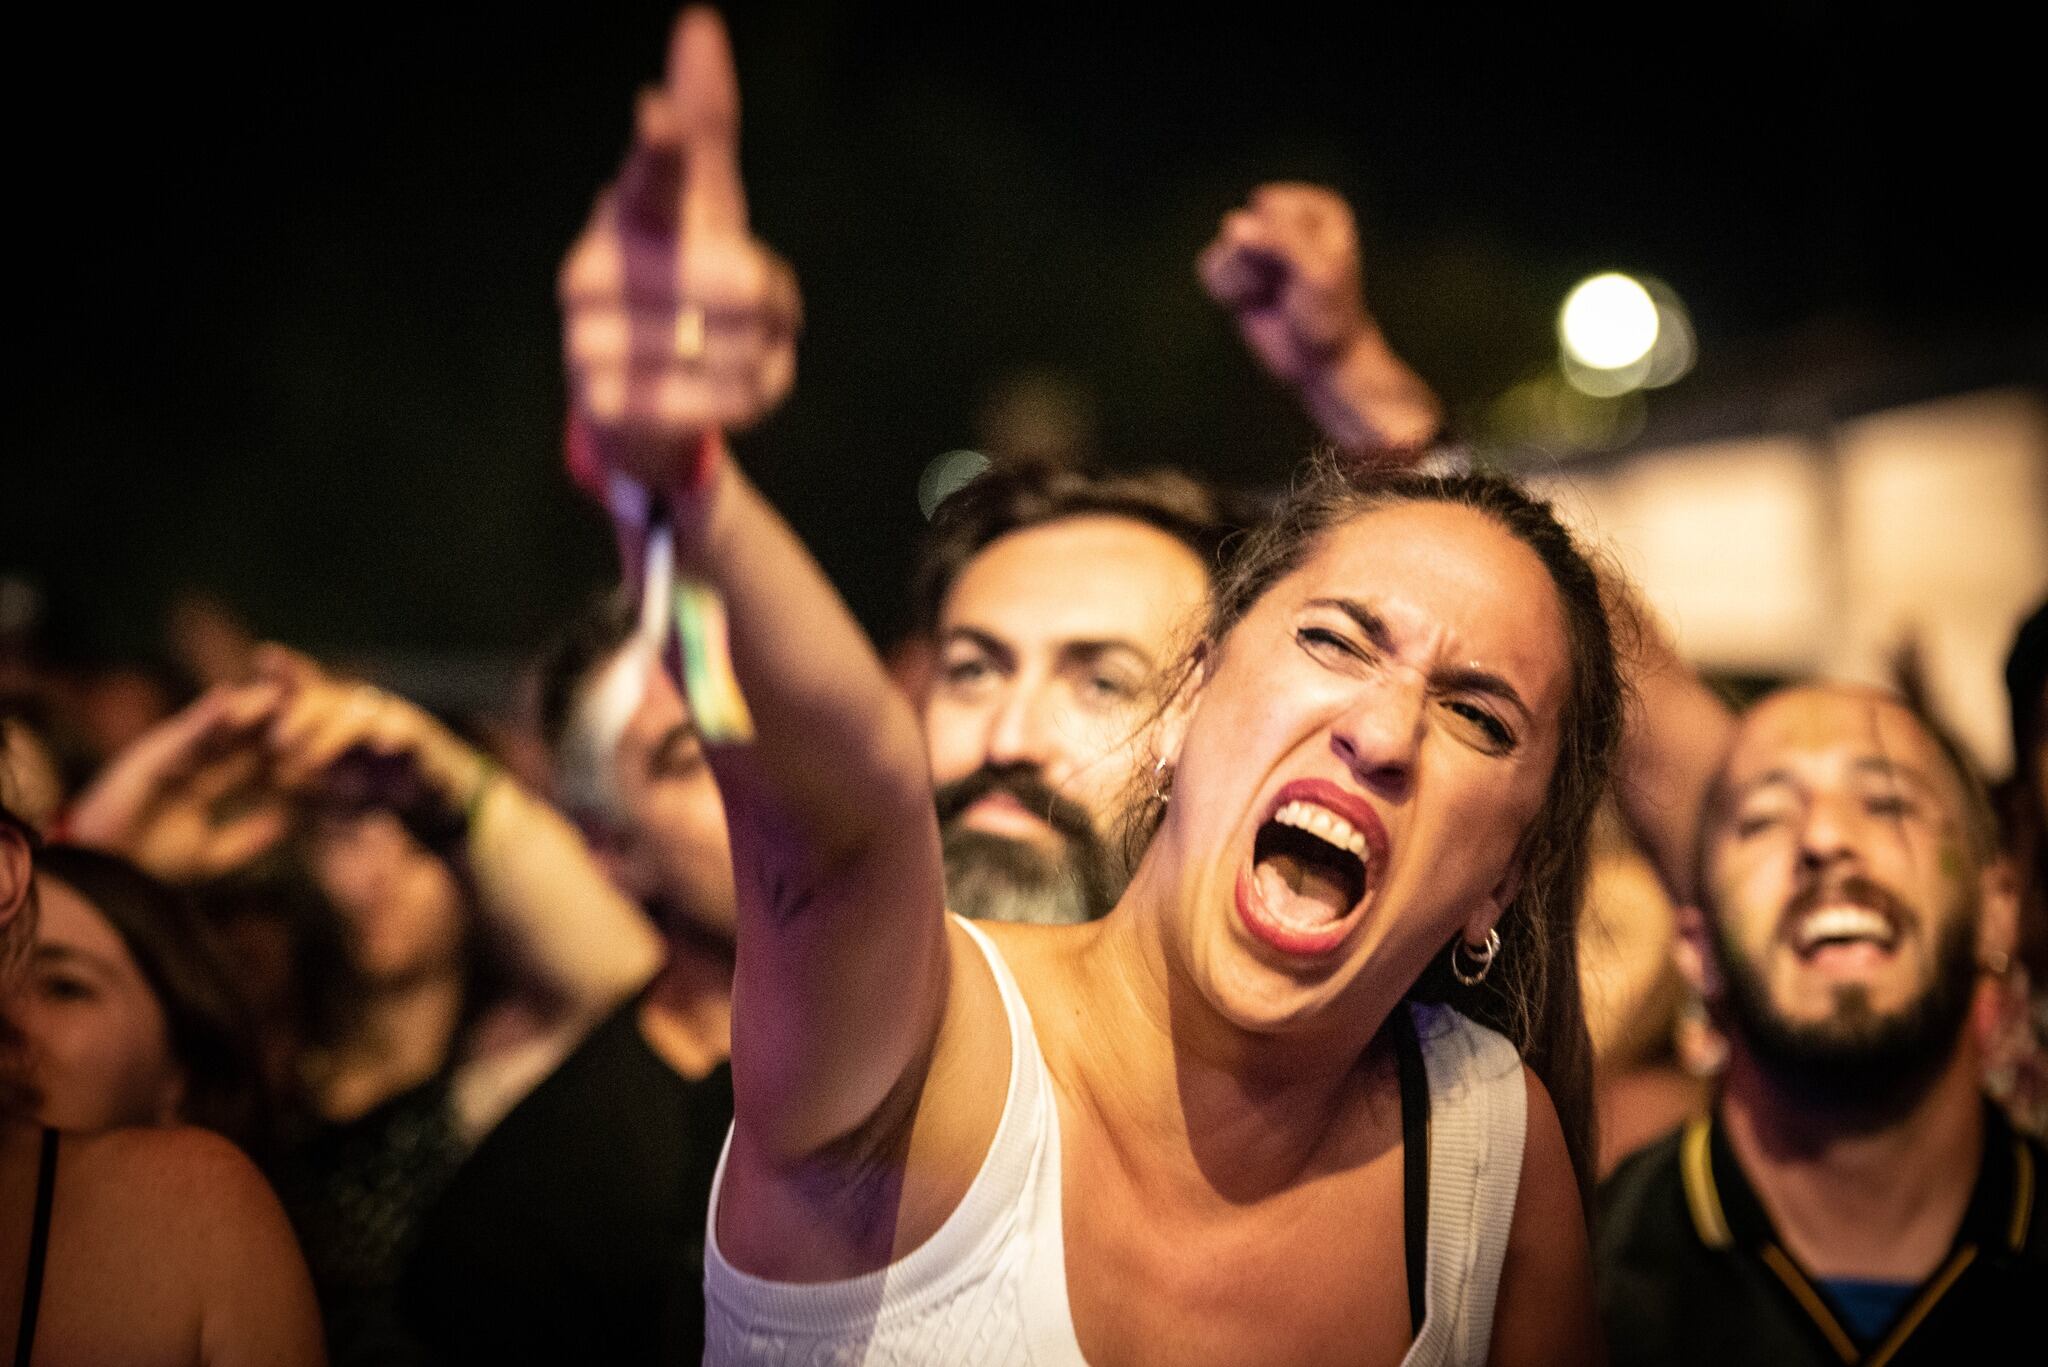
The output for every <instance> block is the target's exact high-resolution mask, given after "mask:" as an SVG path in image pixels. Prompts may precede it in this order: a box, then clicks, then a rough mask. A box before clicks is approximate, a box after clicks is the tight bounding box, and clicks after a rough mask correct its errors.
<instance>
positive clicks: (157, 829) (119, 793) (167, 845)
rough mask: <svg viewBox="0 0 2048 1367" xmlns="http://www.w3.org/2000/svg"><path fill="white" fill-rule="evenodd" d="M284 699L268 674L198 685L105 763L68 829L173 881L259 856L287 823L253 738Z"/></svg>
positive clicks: (209, 874) (216, 872)
mask: <svg viewBox="0 0 2048 1367" xmlns="http://www.w3.org/2000/svg"><path fill="white" fill-rule="evenodd" d="M280 702H281V694H280V691H279V689H278V688H277V687H276V685H274V684H271V683H256V684H249V685H242V686H232V687H231V686H223V687H218V688H214V689H212V690H211V691H209V692H207V693H205V694H203V695H202V696H201V697H200V698H199V700H198V701H197V702H195V703H193V704H192V705H191V706H189V707H187V708H186V709H185V710H184V711H182V712H180V713H178V714H177V715H176V716H174V717H171V718H170V719H169V720H167V721H165V722H163V723H162V724H161V725H159V726H157V727H155V728H153V729H151V730H150V731H148V732H147V733H145V734H144V735H143V736H142V738H141V739H140V740H138V741H136V742H135V743H134V744H133V745H131V746H129V747H128V748H127V749H126V750H124V751H122V752H121V753H120V754H119V755H117V756H116V757H115V758H114V759H113V761H112V762H111V763H109V764H108V765H107V767H106V768H105V769H104V770H102V771H101V773H100V775H99V777H98V778H97V779H95V780H94V781H93V783H92V786H91V787H89V788H87V789H86V791H85V792H84V793H83V794H82V795H80V797H79V799H78V801H77V803H76V804H75V805H74V806H73V807H72V809H71V812H70V814H69V818H68V820H67V822H66V834H67V836H68V838H70V839H71V840H74V841H76V842H77V843H79V844H81V845H90V846H93V847H95V848H99V849H104V850H108V851H111V852H112V853H115V854H119V855H121V856H123V857H124V858H127V859H129V860H131V861H132V862H134V863H135V864H137V865H139V866H140V867H142V868H144V869H147V870H148V871H149V872H151V873H153V874H155V875H156V876H157V877H159V878H161V879H163V880H165V881H166V882H171V883H189V882H198V881H202V880H204V879H209V878H217V877H220V876H221V875H223V874H227V873H232V872H233V871H235V870H236V869H238V868H240V867H242V866H243V865H245V864H247V863H248V862H249V861H251V860H253V859H255V858H256V857H257V856H259V855H261V854H262V853H263V852H264V851H266V850H268V849H269V848H270V847H271V846H273V845H275V844H276V843H277V841H278V840H279V839H280V838H282V837H283V835H284V833H285V831H286V829H287V828H288V825H289V818H288V813H287V811H286V809H285V806H284V804H283V803H282V801H280V800H279V797H278V795H277V794H276V793H275V792H274V791H273V790H272V789H271V788H270V786H269V785H268V783H267V782H266V770H267V767H268V762H267V759H266V756H265V755H264V753H263V751H262V748H261V745H260V743H259V742H260V739H261V736H262V733H263V730H264V728H265V727H267V726H268V725H269V724H270V723H271V721H272V719H273V718H274V717H275V716H276V713H277V710H278V707H279V704H280Z"/></svg>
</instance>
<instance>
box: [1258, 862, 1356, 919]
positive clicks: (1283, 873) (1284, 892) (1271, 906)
mask: <svg viewBox="0 0 2048 1367" xmlns="http://www.w3.org/2000/svg"><path fill="white" fill-rule="evenodd" d="M1258 876H1259V891H1260V893H1261V894H1263V895H1264V897H1265V900H1266V907H1267V909H1268V910H1270V911H1271V912H1272V913H1273V914H1274V915H1276V916H1278V917H1280V918H1281V919H1282V920H1285V921H1289V922H1291V923H1293V924H1295V925H1298V926H1320V925H1327V924H1328V923H1330V922H1331V921H1334V920H1336V919H1338V918H1339V917H1341V916H1342V915H1343V914H1344V913H1345V912H1347V911H1349V910H1351V900H1350V896H1349V894H1348V892H1347V890H1346V889H1345V887H1344V885H1343V883H1342V882H1341V881H1340V880H1339V879H1338V878H1337V877H1335V876H1334V875H1333V874H1331V873H1330V872H1329V871H1328V870H1326V869H1323V868H1321V867H1319V866H1318V865H1316V864H1313V863H1310V862H1308V861H1307V860H1303V859H1297V858H1295V857H1294V856H1293V855H1291V854H1269V855H1267V856H1266V857H1265V858H1264V859H1261V860H1260V861H1259V863H1258Z"/></svg>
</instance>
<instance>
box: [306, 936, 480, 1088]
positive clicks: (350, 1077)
mask: <svg viewBox="0 0 2048 1367" xmlns="http://www.w3.org/2000/svg"><path fill="white" fill-rule="evenodd" d="M462 997H463V983H462V978H461V975H460V974H458V973H447V974H437V975H434V976H430V977H422V978H417V979H413V980H411V981H408V982H404V983H397V984H392V985H390V986H385V987H379V988H375V989H372V991H371V992H370V994H369V997H368V999H367V1001H366V1002H365V1003H364V1006H363V1011H362V1017H361V1020H360V1023H359V1024H358V1026H357V1028H356V1030H355V1032H354V1034H353V1035H351V1036H350V1038H348V1039H346V1040H344V1041H342V1042H341V1044H340V1045H338V1046H337V1047H336V1048H335V1049H334V1050H332V1051H331V1052H330V1053H329V1054H328V1055H327V1057H326V1058H325V1059H324V1060H322V1061H320V1064H319V1066H318V1071H319V1073H320V1074H321V1076H320V1078H319V1081H318V1082H317V1083H316V1084H315V1087H314V1090H315V1093H316V1101H315V1104H316V1105H317V1107H318V1109H319V1111H320V1113H321V1115H322V1116H324V1117H325V1118H326V1119H327V1120H329V1121H333V1122H336V1123H340V1122H345V1121H349V1120H354V1119H356V1118H357V1117H359V1116H362V1115H364V1114H367V1113H368V1112H369V1111H371V1110H374V1109H375V1108H376V1107H377V1106H378V1105H380V1104H382V1103H383V1102H385V1101H387V1100H389V1099H390V1098H392V1097H394V1096H396V1095H398V1094H399V1093H400V1092H403V1091H405V1090H406V1089H407V1088H410V1087H415V1086H418V1085H419V1084H420V1083H422V1082H425V1081H426V1080H427V1079H428V1078H430V1077H432V1076H433V1075H434V1074H435V1073H437V1072H439V1071H440V1070H441V1067H442V1065H443V1064H445V1063H446V1062H447V1059H448V1054H449V1051H450V1050H451V1049H452V1048H453V1047H454V1045H455V1032H456V1027H457V1026H458V1025H459V1024H460V1023H461V1019H462Z"/></svg>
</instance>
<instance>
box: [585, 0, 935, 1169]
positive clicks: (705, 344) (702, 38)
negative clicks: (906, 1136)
mask: <svg viewBox="0 0 2048 1367" xmlns="http://www.w3.org/2000/svg"><path fill="white" fill-rule="evenodd" d="M736 86H737V83H736V80H735V78H734V75H733V69H732V59H731V54H730V51H729V49H728V47H727V44H726V38H725V32H724V28H723V26H722V25H721V24H720V23H719V21H718V19H717V18H716V16H714V15H712V14H711V13H710V12H709V11H704V10H692V11H688V12H686V13H685V14H684V15H683V16H682V18H681V19H680V20H679V21H678V23H677V25H676V29H675V36H674V38H673V40H672V44H671V48H670V52H669V70H668V80H667V84H666V86H665V88H663V89H662V90H660V91H658V92H650V93H647V94H643V95H642V97H641V100H640V104H639V108H638V111H637V118H636V127H635V139H634V145H633V148H632V150H631V152H630V153H629V155H628V157H627V161H626V164H625V167H624V168H623V170H622V172H621V174H620V177H619V180H618V181H617V183H616V184H614V185H613V186H612V187H611V188H610V189H609V190H608V191H606V192H605V193H604V194H603V195H602V196H601V197H600V198H599V200H598V203H597V208H596V210H595V212H594V213H593V215H592V218H591V221H590V224H589V226H588V228H587V229H586V230H585V232H584V235H583V237H582V238H581V239H580V240H579V241H578V242H577V244H576V246H575V247H574V248H573V249H572V251H571V252H570V255H569V258H568V260H567V262H566V263H565V264H564V267H563V271H562V279H561V295H562V303H563V310H564V339H565V350H566V354H567V362H568V370H569V379H570V387H571V392H572V402H573V405H574V415H573V417H572V423H574V424H575V425H576V426H575V429H574V430H573V431H572V437H573V440H572V451H581V452H583V453H584V454H585V455H586V456H587V457H588V458H589V464H588V465H587V466H586V468H585V470H584V471H583V472H582V473H583V474H585V475H586V476H590V475H595V476H596V477H597V478H599V479H612V480H617V479H619V478H621V477H623V478H626V479H630V480H632V481H634V482H635V483H636V484H637V485H638V486H639V487H640V488H642V489H644V490H650V491H652V492H653V493H654V494H655V495H656V499H655V506H665V507H666V508H667V509H668V511H669V514H670V523H671V525H672V526H673V528H674V532H675V542H676V556H677V560H678V563H679V568H680V569H681V571H682V572H683V573H684V574H686V575H689V576H691V577H694V578H696V579H699V580H701V581H703V582H705V583H706V584H708V585H709V586H710V587H711V588H712V589H714V590H715V591H716V592H717V594H718V595H719V596H720V597H721V598H722V600H723V603H724V608H725V614H726V620H727V622H728V624H729V637H730V646H731V656H732V662H733V666H734V670H735V673H736V674H737V677H738V681H739V684H740V689H741V692H742V693H743V695H744V697H745V699H746V703H747V707H748V708H749V710H750V711H751V713H752V715H753V718H754V723H755V731H756V734H755V736H754V738H753V739H752V740H751V741H749V742H746V743H743V744H724V745H718V744H714V745H711V746H710V747H709V748H710V754H711V763H712V768H713V770H714V772H715V773H716V774H717V777H718V783H719V789H720V792H721V794H722V796H723V797H724V800H725V805H726V813H727V818H728V822H729V824H730V829H731V840H732V848H733V865H734V875H735V881H736V884H737V890H738V894H739V917H740V922H739V946H738V963H737V969H736V978H735V983H734V999H735V1012H734V1023H733V1077H734V1088H735V1092H736V1096H737V1101H738V1110H739V1124H740V1127H741V1129H742V1131H743V1132H745V1134H746V1136H747V1139H748V1140H749V1142H750V1143H751V1144H752V1145H754V1146H756V1147H757V1148H758V1149H760V1150H763V1151H765V1152H767V1153H769V1154H771V1155H779V1156H782V1157H787V1158H792V1159H794V1158H800V1157H803V1156H805V1155H808V1154H810V1153H813V1152H816V1151H817V1150H818V1149H820V1148H822V1147H824V1146H825V1145H827V1144H830V1143H832V1142H833V1141H835V1140H838V1139H841V1138H843V1137H845V1136H847V1135H849V1134H852V1133H854V1132H855V1131H857V1130H859V1129H860V1128H861V1127H862V1126H863V1125H864V1124H865V1123H866V1122H868V1121H869V1120H870V1119H871V1118H873V1117H874V1116H875V1114H876V1113H877V1111H878V1110H879V1109H880V1108H881V1106H882V1104H883V1103H884V1101H885V1100H886V1099H888V1098H889V1097H890V1095H891V1094H892V1092H893V1091H894V1090H895V1088H896V1086H897V1084H898V1083H899V1081H901V1080H902V1079H903V1078H904V1077H905V1076H906V1074H908V1073H909V1072H910V1071H911V1069H912V1068H913V1066H915V1065H917V1064H918V1063H919V1062H920V1061H921V1060H922V1059H923V1058H925V1057H926V1055H927V1053H928V1050H929V1049H930V1046H931V1044H932V1041H933V1040H934V1038H935V1037H936V1034H937V1030H938V1024H939V1018H940V1011H941V1007H942V1006H943V1004H944V1000H945V991H946V978H947V957H946V947H945V946H946V935H945V924H944V918H943V915H942V909H943V905H944V892H943V886H942V881H941V867H940V860H939V840H938V829H937V822H936V820H935V818H934V816H933V812H932V805H931V782H930V777H929V774H928V770H927V767H926V761H925V755H924V746H923V741H922V738H921V736H920V734H919V731H918V728H917V722H916V718H915V716H914V715H913V714H912V712H911V710H910V707H909V704H908V703H907V701H906V700H905V699H904V698H903V697H902V696H901V694H900V693H898V691H897V690H896V689H895V688H894V687H893V685H892V684H891V683H890V682H889V680H888V678H887V676H886V675H885V674H884V673H883V671H882V667H881V664H880V662H879V661H878V660H877V659H876V657H875V654H874V651H873V650H872V648H871V647H870V646H869V644H868V642H867V640H866V638H865V637H864V636H863V635H862V634H861V631H860V628H859V627H858V626H857V625H856V624H855V622H854V621H853V619H852V617H851V615H850V614H849V613H848V612H847V610H846V608H845V606H844V605H843V604H842V603H841V602H840V599H839V597H838V595H837V594H836V593H835V592H834V591H833V589H832V586H831V584H830V583H829V582H828V581H827V580H826V578H825V575H824V573H823V572H822V571H821V570H820V569H819V568H818V566H817V565H816V563H815V562H814V561H813V560H812V559H811V557H810V556H809V554H808V553H806V551H805V550H804V548H803V546H802V545H801V543H799V542H798V540H797V538H796V537H795V535H794V534H793V533H792V532H791V531H790V529H789V528H788V526H787V525H786V524H785V523H784V522H783V521H782V519H781V518H780V517H778V516H777V515H776V513H775V511H774V510H773V509H772V508H770V507H769V506H768V504H767V503H766V501H765V500H763V499H762V497H761V496H760V494H759V493H758V492H756V491H755V489H754V488H753V486H752V485H751V484H749V483H748V482H747V480H746V479H745V478H744V477H743V476H742V475H741V474H740V473H739V471H738V470H737V469H736V468H735V467H734V466H733V464H732V462H731V461H730V460H729V459H728V458H727V457H726V455H725V448H724V445H723V441H722V439H721V437H720V436H719V435H718V434H719V432H720V431H722V430H731V429H735V428H738V427H743V426H745V425H747V424H748V423H750V422H752V421H753V420H755V419H757V418H758V417H760V416H761V415H762V414H764V413H765V412H766V411H767V410H768V409H769V408H771V407H772V406H773V405H774V404H775V402H777V401H778V400H779V399H780V398H781V396H782V395H783V393H785V392H786V391H787V389H788V386H789V383H790V380H791V377H792V376H793V373H794V337H795V331H796V318H797V303H796V291H795V285H794V282H793V279H792V278H791V276H790V274H789V272H788V270H787V268H786V267H785V266H783V264H782V263H781V262H780V261H779V260H777V259H776V258H775V256H774V255H773V254H772V253H770V252H769V251H768V250H767V249H766V248H765V247H763V246H762V245H761V244H760V243H759V242H757V241H756V240H754V239H753V238H752V237H751V236H749V235H748V232H747V221H746V202H745V196H744V192H743V190H742V188H741V184H740V177H739V169H738V154H737V123H738V95H737V88H736ZM615 502H618V501H615ZM623 502H625V503H630V500H626V501H623ZM614 511H615V516H618V515H623V516H627V517H630V516H631V510H630V508H626V507H623V506H615V509H614ZM636 530H637V529H635V528H632V527H630V526H629V527H627V528H625V529H623V532H624V534H623V535H622V542H628V543H630V541H631V540H632V533H633V532H634V531H636Z"/></svg>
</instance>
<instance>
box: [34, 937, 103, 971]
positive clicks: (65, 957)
mask: <svg viewBox="0 0 2048 1367" xmlns="http://www.w3.org/2000/svg"><path fill="white" fill-rule="evenodd" d="M35 961H36V962H37V963H38V964H52V965H55V966H56V967H59V968H64V967H77V966H83V967H85V968H89V969H91V970H92V971H93V972H95V973H98V974H101V975H103V976H108V977H111V976H113V974H114V964H113V961H112V960H110V959H108V958H107V957H106V956H105V955H102V954H95V953H93V952H92V951H91V950H89V949H81V948H79V947H78V946H77V945H67V944H63V943H55V944H53V943H50V942H48V941H45V942H43V943H42V944H39V945H37V946H36V952H35Z"/></svg>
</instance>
